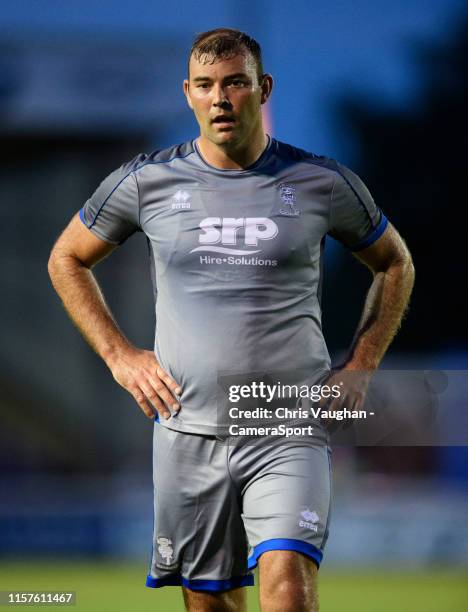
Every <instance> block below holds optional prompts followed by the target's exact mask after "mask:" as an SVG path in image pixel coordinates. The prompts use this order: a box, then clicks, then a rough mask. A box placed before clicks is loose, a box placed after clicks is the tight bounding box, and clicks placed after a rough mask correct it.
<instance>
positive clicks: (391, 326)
mask: <svg viewBox="0 0 468 612" xmlns="http://www.w3.org/2000/svg"><path fill="white" fill-rule="evenodd" d="M355 256H356V257H357V259H359V261H361V262H362V263H364V264H365V265H366V266H367V267H368V268H369V269H370V270H371V272H372V274H373V281H372V284H371V286H370V288H369V291H368V294H367V298H366V302H365V305H364V309H363V312H362V316H361V320H360V322H359V325H358V328H357V330H356V334H355V336H354V339H353V342H352V344H351V348H350V355H349V358H348V359H347V361H346V368H347V369H353V370H366V371H369V370H370V371H372V370H375V369H377V368H378V366H379V364H380V362H381V360H382V358H383V356H384V355H385V352H386V350H387V348H388V346H389V345H390V343H391V341H392V340H393V338H394V337H395V335H396V333H397V331H398V329H399V327H400V324H401V321H402V319H403V316H404V314H405V312H406V309H407V307H408V303H409V299H410V295H411V291H412V289H413V284H414V266H413V262H412V259H411V255H410V253H409V251H408V248H407V246H406V244H405V243H404V241H403V240H402V238H401V236H400V235H399V234H398V232H397V231H396V230H395V228H394V227H393V226H392V225H390V224H389V226H388V228H387V230H386V231H385V233H384V234H383V236H382V237H381V238H380V239H379V240H377V241H376V242H375V243H374V244H372V245H371V246H370V247H368V248H367V249H364V250H362V251H359V252H358V253H356V254H355Z"/></svg>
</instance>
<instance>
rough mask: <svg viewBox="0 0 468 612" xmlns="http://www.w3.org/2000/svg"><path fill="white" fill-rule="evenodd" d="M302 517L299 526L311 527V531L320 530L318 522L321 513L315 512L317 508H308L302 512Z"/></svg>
mask: <svg viewBox="0 0 468 612" xmlns="http://www.w3.org/2000/svg"><path fill="white" fill-rule="evenodd" d="M301 516H302V519H301V520H300V521H299V527H305V528H306V529H310V530H311V531H315V532H317V531H318V527H317V523H318V522H319V520H320V518H319V515H318V514H317V513H316V512H315V510H310V509H309V508H307V509H306V510H304V511H303V512H301Z"/></svg>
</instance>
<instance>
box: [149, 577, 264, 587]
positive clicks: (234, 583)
mask: <svg viewBox="0 0 468 612" xmlns="http://www.w3.org/2000/svg"><path fill="white" fill-rule="evenodd" d="M253 585H254V577H253V575H252V574H247V575H245V576H233V577H232V578H228V579H226V580H199V579H193V580H189V579H187V578H184V577H183V576H181V575H180V574H173V575H172V576H167V577H166V578H153V577H152V576H147V577H146V586H147V587H150V588H152V589H158V588H161V587H165V586H184V587H186V588H187V589H192V590H193V591H228V590H229V589H237V588H238V587H244V586H253Z"/></svg>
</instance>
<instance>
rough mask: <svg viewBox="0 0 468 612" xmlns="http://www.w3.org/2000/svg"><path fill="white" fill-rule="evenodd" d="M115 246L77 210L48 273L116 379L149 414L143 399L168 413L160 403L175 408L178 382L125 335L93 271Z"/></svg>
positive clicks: (52, 253)
mask: <svg viewBox="0 0 468 612" xmlns="http://www.w3.org/2000/svg"><path fill="white" fill-rule="evenodd" d="M114 248H115V247H114V246H113V245H111V244H108V243H107V242H105V241H103V240H100V239H99V238H98V237H96V236H95V235H94V234H93V233H92V232H91V231H90V230H88V228H86V227H85V226H84V225H83V223H82V222H81V220H80V219H79V217H78V215H76V216H74V217H73V219H72V220H71V222H70V224H69V225H68V227H67V228H66V229H65V230H64V232H63V233H62V235H61V236H60V238H59V239H58V240H57V242H56V244H55V246H54V248H53V249H52V252H51V255H50V259H49V266H48V269H49V275H50V278H51V280H52V284H53V286H54V288H55V290H56V291H57V293H58V294H59V296H60V298H61V300H62V302H63V305H64V307H65V309H66V310H67V312H68V314H69V315H70V317H71V319H72V320H73V322H74V323H75V325H76V326H77V327H78V329H79V330H80V332H81V333H82V334H83V336H84V337H85V339H86V340H87V342H88V343H89V344H90V345H91V346H92V348H93V349H94V350H95V351H96V353H97V354H98V355H99V356H100V357H102V359H103V360H104V361H105V363H106V364H107V366H108V367H109V369H110V370H111V372H112V375H113V376H114V378H115V380H116V381H117V382H118V383H119V384H120V385H121V386H122V387H124V388H125V389H126V390H127V391H128V392H129V393H131V394H132V395H133V397H134V398H135V400H136V402H137V403H138V405H139V406H140V408H141V409H142V410H143V412H144V413H145V414H146V415H147V416H148V417H152V416H154V413H153V410H152V409H151V407H150V406H149V404H148V402H147V400H149V401H150V402H151V403H152V404H153V405H154V406H155V408H156V409H157V410H158V412H159V413H160V414H162V416H164V417H165V418H168V417H169V416H170V412H169V411H168V409H167V408H166V406H165V405H164V403H165V404H166V405H167V406H170V407H171V408H173V410H175V411H177V410H178V409H179V408H180V406H179V404H178V402H177V401H176V399H175V398H174V396H173V395H172V393H176V394H177V395H180V393H181V390H180V388H179V387H178V385H177V383H176V382H175V381H174V380H172V378H171V377H170V376H169V375H168V374H167V373H166V372H165V371H164V370H163V368H161V366H160V365H159V363H158V362H157V360H156V358H155V356H154V353H153V352H152V351H145V350H142V349H138V348H136V347H134V346H133V345H132V344H131V343H130V342H129V341H128V340H127V338H126V337H125V335H124V334H123V333H122V331H121V330H120V329H119V327H118V325H117V323H116V321H115V319H114V317H113V316H112V313H111V311H110V309H109V307H108V306H107V304H106V302H105V299H104V296H103V295H102V292H101V290H100V288H99V285H98V283H97V281H96V279H95V277H94V274H93V273H92V271H91V268H92V267H93V266H94V265H95V264H97V263H98V262H99V261H101V260H102V259H104V258H105V257H106V256H107V255H109V254H110V253H111V252H112V251H113V250H114ZM171 391H172V393H171ZM163 402H164V403H163Z"/></svg>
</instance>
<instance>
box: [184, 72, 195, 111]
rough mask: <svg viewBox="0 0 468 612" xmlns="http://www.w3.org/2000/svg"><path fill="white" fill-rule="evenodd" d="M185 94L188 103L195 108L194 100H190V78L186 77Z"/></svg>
mask: <svg viewBox="0 0 468 612" xmlns="http://www.w3.org/2000/svg"><path fill="white" fill-rule="evenodd" d="M184 95H185V97H186V99H187V104H188V105H189V106H190V108H191V109H192V110H193V106H192V101H191V100H190V89H189V82H188V79H184Z"/></svg>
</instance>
